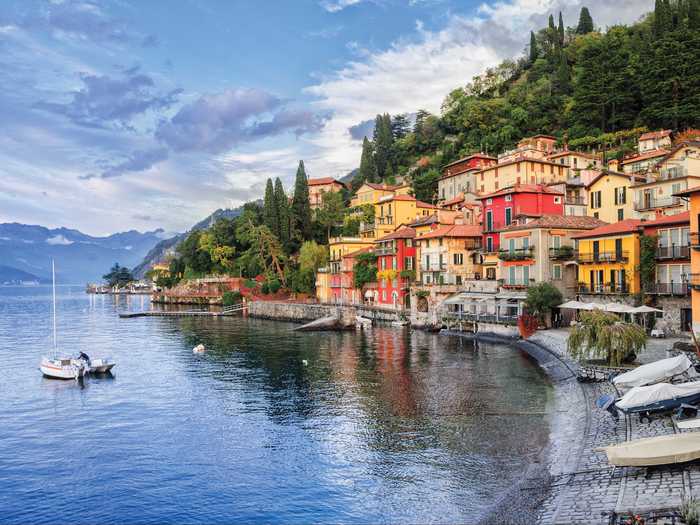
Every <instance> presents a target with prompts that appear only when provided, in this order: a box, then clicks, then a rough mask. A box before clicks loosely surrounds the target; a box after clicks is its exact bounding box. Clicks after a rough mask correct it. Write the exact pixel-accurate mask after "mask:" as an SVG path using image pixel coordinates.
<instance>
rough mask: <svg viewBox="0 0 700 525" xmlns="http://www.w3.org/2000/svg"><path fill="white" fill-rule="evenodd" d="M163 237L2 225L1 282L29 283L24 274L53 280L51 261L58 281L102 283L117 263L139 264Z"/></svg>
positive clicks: (153, 233) (156, 233)
mask: <svg viewBox="0 0 700 525" xmlns="http://www.w3.org/2000/svg"><path fill="white" fill-rule="evenodd" d="M163 237H164V232H163V230H160V229H159V230H155V231H151V232H145V233H141V232H137V231H134V230H132V231H128V232H122V233H115V234H113V235H109V236H107V237H93V236H91V235H86V234H84V233H82V232H80V231H78V230H70V229H67V228H56V229H49V228H45V227H43V226H34V225H27V224H18V223H5V224H0V268H1V269H2V272H1V273H0V282H6V281H14V280H18V279H19V280H25V279H24V278H22V275H23V273H22V272H25V273H26V274H28V275H29V277H28V278H27V279H26V280H34V279H38V280H41V281H47V280H50V278H51V259H55V260H56V279H57V280H58V281H59V282H62V283H63V284H82V283H85V282H88V281H99V280H101V278H102V275H103V274H105V273H107V271H108V270H109V268H110V267H111V266H112V265H113V264H114V263H115V262H118V263H119V264H121V265H124V266H128V267H132V266H134V265H135V264H138V263H139V262H140V261H141V259H143V257H144V255H145V254H146V253H147V252H148V251H149V250H150V249H151V248H152V247H153V246H154V245H156V244H157V243H158V242H160V241H161V240H162V239H163ZM18 272H19V273H18ZM17 276H19V277H17Z"/></svg>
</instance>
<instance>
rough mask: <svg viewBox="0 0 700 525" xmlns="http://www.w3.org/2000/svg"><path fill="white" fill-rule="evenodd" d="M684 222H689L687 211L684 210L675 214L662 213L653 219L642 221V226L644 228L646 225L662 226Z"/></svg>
mask: <svg viewBox="0 0 700 525" xmlns="http://www.w3.org/2000/svg"><path fill="white" fill-rule="evenodd" d="M686 222H687V223H690V212H689V211H684V212H683V213H677V214H675V215H664V216H663V217H659V218H657V219H654V220H653V221H644V224H642V226H644V227H645V228H646V227H647V226H664V225H666V224H683V223H686Z"/></svg>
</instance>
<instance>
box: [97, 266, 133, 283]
mask: <svg viewBox="0 0 700 525" xmlns="http://www.w3.org/2000/svg"><path fill="white" fill-rule="evenodd" d="M102 278H103V279H104V280H105V281H107V284H109V286H110V287H113V286H119V287H122V286H125V285H127V284H129V283H130V282H132V281H133V280H134V276H133V275H132V274H131V271H130V270H129V268H127V267H126V266H120V265H119V263H114V266H112V268H110V270H109V272H108V273H106V274H104V275H103V276H102Z"/></svg>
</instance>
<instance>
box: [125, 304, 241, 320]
mask: <svg viewBox="0 0 700 525" xmlns="http://www.w3.org/2000/svg"><path fill="white" fill-rule="evenodd" d="M247 309H248V305H246V304H242V303H241V304H235V305H232V306H226V307H225V308H223V309H222V310H221V311H219V312H209V311H206V310H179V311H177V310H172V311H166V310H145V311H142V312H121V313H120V314H119V317H120V318H121V319H133V318H135V317H226V316H232V315H233V314H235V313H237V312H242V311H244V310H247Z"/></svg>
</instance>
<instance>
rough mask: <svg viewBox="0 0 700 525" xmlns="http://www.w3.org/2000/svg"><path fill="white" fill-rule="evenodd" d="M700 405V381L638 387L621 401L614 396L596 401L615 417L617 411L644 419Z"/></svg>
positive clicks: (602, 397)
mask: <svg viewBox="0 0 700 525" xmlns="http://www.w3.org/2000/svg"><path fill="white" fill-rule="evenodd" d="M698 403H700V381H691V382H689V383H680V384H676V385H672V384H670V383H657V384H655V385H649V386H636V387H634V388H632V389H631V390H630V391H629V392H627V393H626V394H625V395H624V396H622V397H621V398H620V399H617V400H616V399H615V397H614V396H612V395H605V396H601V397H600V398H598V399H597V400H596V404H597V405H598V406H599V407H600V408H604V409H606V410H608V411H609V412H610V413H611V414H613V415H614V416H617V411H620V412H622V413H623V414H626V415H629V414H640V416H641V417H642V418H644V417H647V418H648V417H649V416H650V415H651V414H655V413H661V412H670V411H672V410H675V409H677V408H679V407H681V406H682V405H696V404H698Z"/></svg>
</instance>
